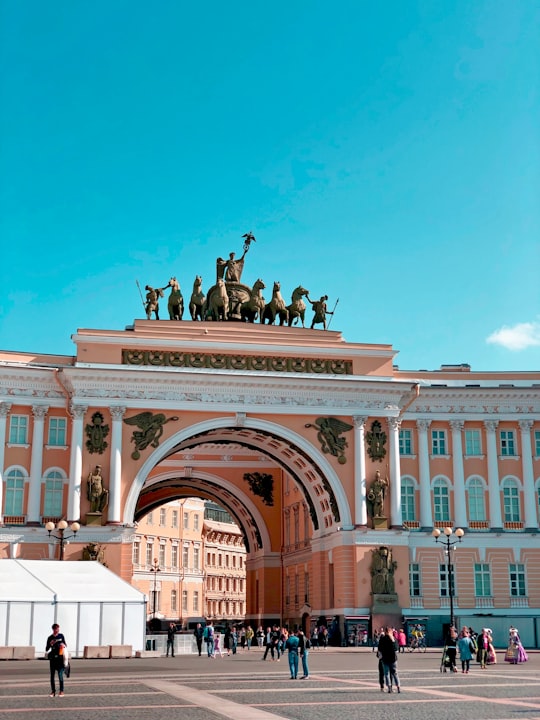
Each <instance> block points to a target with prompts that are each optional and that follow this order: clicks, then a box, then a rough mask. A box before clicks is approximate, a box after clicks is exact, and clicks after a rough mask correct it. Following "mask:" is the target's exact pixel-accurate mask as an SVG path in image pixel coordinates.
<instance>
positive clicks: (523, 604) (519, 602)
mask: <svg viewBox="0 0 540 720" xmlns="http://www.w3.org/2000/svg"><path fill="white" fill-rule="evenodd" d="M510 607H511V608H528V607H529V598H528V597H524V596H523V595H522V596H520V597H511V598H510Z"/></svg>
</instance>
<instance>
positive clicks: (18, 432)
mask: <svg viewBox="0 0 540 720" xmlns="http://www.w3.org/2000/svg"><path fill="white" fill-rule="evenodd" d="M9 442H10V443H11V444H12V445H26V444H27V443H28V415H12V416H11V418H10V420H9ZM6 514H7V513H6Z"/></svg>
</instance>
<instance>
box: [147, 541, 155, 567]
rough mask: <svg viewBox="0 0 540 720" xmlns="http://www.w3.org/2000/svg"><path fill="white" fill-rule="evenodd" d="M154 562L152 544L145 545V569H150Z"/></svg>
mask: <svg viewBox="0 0 540 720" xmlns="http://www.w3.org/2000/svg"><path fill="white" fill-rule="evenodd" d="M153 560H154V543H151V542H147V543H146V567H152V562H153Z"/></svg>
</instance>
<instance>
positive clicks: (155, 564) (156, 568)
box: [150, 558, 161, 618]
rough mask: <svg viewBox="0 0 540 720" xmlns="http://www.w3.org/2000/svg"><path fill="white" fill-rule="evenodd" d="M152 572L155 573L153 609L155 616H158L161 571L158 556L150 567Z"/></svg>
mask: <svg viewBox="0 0 540 720" xmlns="http://www.w3.org/2000/svg"><path fill="white" fill-rule="evenodd" d="M150 572H151V573H154V585H153V588H152V611H153V616H154V618H155V617H156V599H157V574H158V572H161V568H160V567H159V563H158V561H157V558H154V562H153V563H152V566H151V567H150Z"/></svg>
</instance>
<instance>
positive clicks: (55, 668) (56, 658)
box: [45, 623, 67, 697]
mask: <svg viewBox="0 0 540 720" xmlns="http://www.w3.org/2000/svg"><path fill="white" fill-rule="evenodd" d="M66 647H67V643H66V638H65V637H64V636H63V634H62V633H61V632H60V625H58V624H57V623H55V624H54V625H53V626H52V635H49V637H48V638H47V644H46V645H45V653H46V654H47V657H48V658H49V674H50V677H51V692H50V695H49V697H55V695H56V673H58V682H59V692H58V697H64V649H65V648H66Z"/></svg>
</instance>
